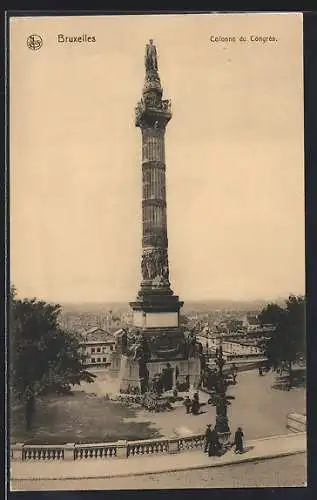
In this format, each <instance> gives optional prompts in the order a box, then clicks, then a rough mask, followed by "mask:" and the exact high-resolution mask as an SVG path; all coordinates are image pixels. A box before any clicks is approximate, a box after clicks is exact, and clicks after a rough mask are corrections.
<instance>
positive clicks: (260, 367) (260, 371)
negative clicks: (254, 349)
mask: <svg viewBox="0 0 317 500" xmlns="http://www.w3.org/2000/svg"><path fill="white" fill-rule="evenodd" d="M259 375H260V377H262V375H263V370H262V366H261V365H260V366H259Z"/></svg>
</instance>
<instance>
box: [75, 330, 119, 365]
mask: <svg viewBox="0 0 317 500" xmlns="http://www.w3.org/2000/svg"><path fill="white" fill-rule="evenodd" d="M115 343H116V341H115V338H114V337H113V336H112V335H111V334H110V333H108V332H106V331H105V330H103V329H102V328H99V327H95V328H91V329H90V330H87V331H86V332H85V333H84V334H83V335H82V341H81V343H80V348H81V351H82V353H83V354H84V355H85V356H86V360H85V365H86V366H89V367H106V366H109V365H110V364H111V361H112V354H113V352H114V348H115Z"/></svg>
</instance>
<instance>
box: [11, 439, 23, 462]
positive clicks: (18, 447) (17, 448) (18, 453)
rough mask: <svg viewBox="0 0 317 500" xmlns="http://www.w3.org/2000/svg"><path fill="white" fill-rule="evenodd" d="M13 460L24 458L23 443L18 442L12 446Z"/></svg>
mask: <svg viewBox="0 0 317 500" xmlns="http://www.w3.org/2000/svg"><path fill="white" fill-rule="evenodd" d="M11 460H23V443H16V444H13V445H12V446H11Z"/></svg>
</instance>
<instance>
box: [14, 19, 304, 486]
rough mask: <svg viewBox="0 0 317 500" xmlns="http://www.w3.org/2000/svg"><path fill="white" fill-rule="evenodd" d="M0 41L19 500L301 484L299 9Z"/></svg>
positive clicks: (88, 27)
mask: <svg viewBox="0 0 317 500" xmlns="http://www.w3.org/2000/svg"><path fill="white" fill-rule="evenodd" d="M8 41H9V45H8V62H9V73H8V85H9V94H8V99H9V116H8V119H9V129H8V134H9V153H10V156H9V158H10V160H9V165H8V168H9V186H8V193H9V219H10V220H9V223H10V241H9V250H10V282H11V286H10V308H9V326H8V339H9V349H10V387H9V391H10V436H9V438H10V447H9V449H10V484H11V489H12V491H25V490H32V491H36V490H115V489H119V490H129V489H137V490H143V489H174V488H178V489H179V488H184V489H185V488H248V487H259V488H263V487H270V488H275V487H283V486H284V487H286V486H297V487H298V486H306V485H307V479H306V474H307V472H306V460H307V445H306V347H305V345H306V343H305V301H306V298H305V234H304V229H305V211H304V104H303V15H302V14H301V13H240V14H238V13H210V14H186V15H185V14H146V15H145V14H144V15H141V14H137V15H127V14H125V15H110V14H104V15H93V14H91V15H88V14H86V15H81V14H80V13H78V14H76V13H74V15H71V16H69V15H68V16H66V15H62V14H60V15H58V14H56V13H55V14H54V15H49V14H45V13H43V14H40V15H34V14H32V13H30V14H29V15H27V14H24V15H23V16H20V15H12V16H10V18H9V30H8Z"/></svg>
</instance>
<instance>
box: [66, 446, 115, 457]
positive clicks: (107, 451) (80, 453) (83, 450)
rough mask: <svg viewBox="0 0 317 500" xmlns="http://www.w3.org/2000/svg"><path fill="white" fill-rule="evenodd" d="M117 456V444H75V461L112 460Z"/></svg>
mask: <svg viewBox="0 0 317 500" xmlns="http://www.w3.org/2000/svg"><path fill="white" fill-rule="evenodd" d="M116 456H117V443H94V444H75V447H74V460H82V459H87V458H112V457H116Z"/></svg>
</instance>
